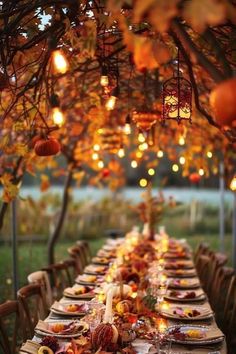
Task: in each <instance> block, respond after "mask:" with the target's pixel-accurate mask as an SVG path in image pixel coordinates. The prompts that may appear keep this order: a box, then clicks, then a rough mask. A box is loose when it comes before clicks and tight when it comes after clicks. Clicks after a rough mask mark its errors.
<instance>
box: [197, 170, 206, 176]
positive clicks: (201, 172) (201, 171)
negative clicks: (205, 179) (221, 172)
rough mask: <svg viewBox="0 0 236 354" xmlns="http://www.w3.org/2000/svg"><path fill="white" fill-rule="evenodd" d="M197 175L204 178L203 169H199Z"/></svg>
mask: <svg viewBox="0 0 236 354" xmlns="http://www.w3.org/2000/svg"><path fill="white" fill-rule="evenodd" d="M198 174H199V175H200V176H204V174H205V172H204V170H203V168H199V170H198Z"/></svg>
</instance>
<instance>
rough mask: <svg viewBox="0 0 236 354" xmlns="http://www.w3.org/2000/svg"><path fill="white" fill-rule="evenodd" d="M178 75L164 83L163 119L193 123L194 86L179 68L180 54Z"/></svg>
mask: <svg viewBox="0 0 236 354" xmlns="http://www.w3.org/2000/svg"><path fill="white" fill-rule="evenodd" d="M177 63H178V66H177V75H176V76H173V77H172V78H171V79H169V80H167V81H165V82H164V83H163V92H162V100H163V101H162V119H163V121H164V122H165V121H166V120H168V119H174V120H176V121H177V122H178V123H180V122H181V120H188V121H189V122H190V123H191V113H192V85H191V83H190V82H189V81H188V80H186V79H185V78H184V77H183V76H182V73H181V71H180V68H179V63H180V60H179V53H178V60H177Z"/></svg>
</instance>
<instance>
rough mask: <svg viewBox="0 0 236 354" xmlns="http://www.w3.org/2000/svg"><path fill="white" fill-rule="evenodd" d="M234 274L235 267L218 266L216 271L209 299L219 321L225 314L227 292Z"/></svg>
mask: <svg viewBox="0 0 236 354" xmlns="http://www.w3.org/2000/svg"><path fill="white" fill-rule="evenodd" d="M234 274H235V272H234V269H233V268H230V267H218V269H217V271H216V276H215V280H214V282H213V285H212V291H211V294H210V298H209V300H210V303H211V307H212V308H213V310H214V311H215V313H216V319H217V322H220V318H221V317H222V315H223V309H224V306H225V302H226V296H227V292H228V289H229V286H230V282H231V279H232V277H233V276H234ZM219 324H220V323H219Z"/></svg>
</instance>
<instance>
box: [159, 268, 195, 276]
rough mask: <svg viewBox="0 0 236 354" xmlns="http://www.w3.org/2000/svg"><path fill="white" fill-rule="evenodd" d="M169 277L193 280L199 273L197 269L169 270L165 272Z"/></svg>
mask: <svg viewBox="0 0 236 354" xmlns="http://www.w3.org/2000/svg"><path fill="white" fill-rule="evenodd" d="M165 274H166V275H167V277H178V278H192V277H196V275H197V273H196V270H195V269H175V270H174V269H168V270H165Z"/></svg>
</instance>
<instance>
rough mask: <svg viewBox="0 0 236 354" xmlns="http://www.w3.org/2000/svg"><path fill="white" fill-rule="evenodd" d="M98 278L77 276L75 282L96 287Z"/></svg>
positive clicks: (84, 275)
mask: <svg viewBox="0 0 236 354" xmlns="http://www.w3.org/2000/svg"><path fill="white" fill-rule="evenodd" d="M97 281H98V277H97V276H95V275H88V274H82V275H78V277H77V278H76V279H75V282H76V283H78V284H81V285H88V286H96V285H97V284H96V283H97Z"/></svg>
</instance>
